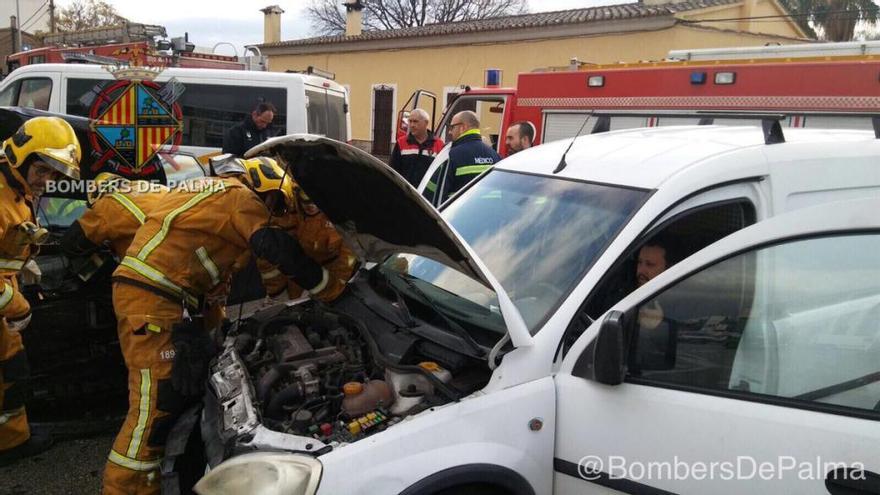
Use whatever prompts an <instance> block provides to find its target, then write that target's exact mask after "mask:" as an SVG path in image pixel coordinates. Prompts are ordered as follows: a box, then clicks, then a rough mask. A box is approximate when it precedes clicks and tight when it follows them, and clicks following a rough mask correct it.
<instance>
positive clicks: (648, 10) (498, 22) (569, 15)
mask: <svg viewBox="0 0 880 495" xmlns="http://www.w3.org/2000/svg"><path fill="white" fill-rule="evenodd" d="M740 1H741V0H687V1H682V2H673V3H667V4H661V5H644V4H642V3H625V4H618V5H606V6H600V7H589V8H585V9H573V10H559V11H555V12H540V13H536V14H521V15H511V16H504V17H495V18H492V19H482V20H476V21H459V22H451V23H446V24H427V25H424V26H417V27H408V28H402V29H388V30H382V31H364V32H363V33H362V34H359V35H357V36H345V35H333V36H318V37H315V38H305V39H297V40H288V41H280V42H277V43H266V44H263V45H260V47H261V48H281V47H298V46H312V45H329V44H334V43H352V42H359V41H375V40H390V39H399V38H412V37H421V36H441V35H449V34H459V33H468V32H474V31H501V30H508V29H527V28H535V27H542V26H548V25H553V26H558V25H562V24H583V23H589V22H600V21H608V20H619V19H639V18H644V17H662V16H668V15H673V14H675V13H677V12H685V11H688V10H697V9H702V8H706V7H714V6H723V5H730V4H734V3H738V2H740Z"/></svg>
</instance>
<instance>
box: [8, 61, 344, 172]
mask: <svg viewBox="0 0 880 495" xmlns="http://www.w3.org/2000/svg"><path fill="white" fill-rule="evenodd" d="M171 78H175V79H176V80H177V81H179V82H180V83H182V84H183V85H184V88H185V90H184V92H183V95H182V96H181V97H180V99H179V100H178V102H179V103H180V105H181V110H182V113H183V140H182V142H181V147H182V149H183V150H184V151H189V152H192V153H194V154H197V155H201V154H204V153H210V152H213V151H217V150H219V149H220V148H221V147H222V146H223V135H224V133H225V132H226V130H227V129H229V128H230V127H232V126H233V125H235V124H237V123H238V122H240V121H242V120H243V119H244V118H245V116H247V115H248V114H250V112H251V110H253V109H254V107H255V106H256V105H257V103H258V102H259V101H260V100H264V101H267V102H271V103H272V104H273V105H275V107H276V108H277V109H278V112H277V113H276V115H275V122H274V123H273V125H274V128H275V134H276V135H283V134H290V133H295V132H308V133H311V134H321V135H325V136H327V137H330V138H333V139H336V140H338V141H348V140H350V139H351V118H350V116H349V113H348V109H349V104H348V103H349V99H348V92H347V91H346V89H345V87H344V86H342V85H341V84H339V83H337V82H335V81H332V80H330V79H326V78H323V77H318V76H314V75H309V74H287V73H282V72H258V71H237V70H221V69H180V68H169V69H165V70H164V71H162V72H161V73H160V74H159V76H158V77H157V78H156V79H155V81H156V82H157V83H159V84H162V83H164V82H167V81H168V80H169V79H171ZM113 80H114V78H113V75H112V74H110V73H109V72H108V71H107V70H106V69H104V68H103V67H102V66H99V65H86V64H34V65H27V66H24V67H21V68H19V69H16V70H15V71H13V72H12V73H11V74H9V76H8V77H6V79H4V80H3V82H2V84H0V106H18V107H27V108H36V109H37V110H47V111H50V112H55V113H66V114H71V115H80V116H83V117H88V116H89V108H90V105H89V99H90V96H89V95H94V94H97V93H98V92H99V91H100V89H101V88H102V87H106V85H107V84H108V83H109V82H112V81H113Z"/></svg>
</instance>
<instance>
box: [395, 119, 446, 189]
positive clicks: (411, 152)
mask: <svg viewBox="0 0 880 495" xmlns="http://www.w3.org/2000/svg"><path fill="white" fill-rule="evenodd" d="M442 149H443V140H442V139H440V138H437V137H434V135H433V134H432V133H430V132H429V133H428V138H427V139H425V141H424V142H422V143H419V142H418V141H417V140H416V138H415V136H413V135H412V134H406V135H405V136H403V137H400V138H399V139H398V140H397V142H396V143H395V144H394V150H393V151H392V152H391V159H390V160H389V161H388V165H390V166H391V168H393V169H394V170H395V171H396V172H397V173H398V174H400V175H402V176H403V178H404V179H406V181H407V182H409V183H410V184H412V186H413V187H419V182H421V180H422V177H424V176H425V172H427V171H428V166H430V165H431V162H432V161H434V157H436V156H437V153H440V150H442Z"/></svg>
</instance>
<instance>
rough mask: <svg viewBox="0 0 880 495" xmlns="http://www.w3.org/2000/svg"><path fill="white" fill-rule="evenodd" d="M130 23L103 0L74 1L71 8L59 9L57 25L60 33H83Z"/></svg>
mask: <svg viewBox="0 0 880 495" xmlns="http://www.w3.org/2000/svg"><path fill="white" fill-rule="evenodd" d="M124 22H128V20H127V19H126V18H125V17H122V16H121V15H119V12H117V11H116V7H114V6H112V5H110V4H109V3H107V2H104V1H103V0H73V2H71V4H70V6H68V7H66V8H62V9H59V11H58V17H57V18H56V20H55V25H56V27H57V28H58V30H60V31H81V30H83V29H93V28H98V27H104V26H113V25H116V24H122V23H124Z"/></svg>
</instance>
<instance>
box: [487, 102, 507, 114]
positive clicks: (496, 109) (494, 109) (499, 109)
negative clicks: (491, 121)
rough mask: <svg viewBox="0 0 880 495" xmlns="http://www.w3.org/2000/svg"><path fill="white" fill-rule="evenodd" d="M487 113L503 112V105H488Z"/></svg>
mask: <svg viewBox="0 0 880 495" xmlns="http://www.w3.org/2000/svg"><path fill="white" fill-rule="evenodd" d="M489 113H504V105H502V104H498V105H495V106H493V107H489Z"/></svg>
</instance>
